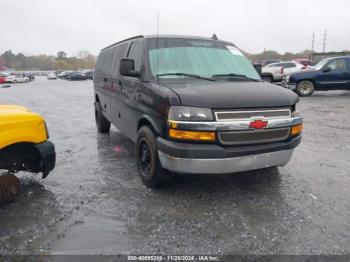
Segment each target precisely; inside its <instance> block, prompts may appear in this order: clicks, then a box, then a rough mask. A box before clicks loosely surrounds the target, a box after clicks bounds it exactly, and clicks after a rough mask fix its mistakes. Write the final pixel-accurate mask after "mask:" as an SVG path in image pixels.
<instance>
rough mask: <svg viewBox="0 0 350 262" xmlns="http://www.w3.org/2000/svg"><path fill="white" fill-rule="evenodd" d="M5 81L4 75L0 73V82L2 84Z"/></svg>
mask: <svg viewBox="0 0 350 262" xmlns="http://www.w3.org/2000/svg"><path fill="white" fill-rule="evenodd" d="M5 82H6V75H4V74H0V84H3V83H5Z"/></svg>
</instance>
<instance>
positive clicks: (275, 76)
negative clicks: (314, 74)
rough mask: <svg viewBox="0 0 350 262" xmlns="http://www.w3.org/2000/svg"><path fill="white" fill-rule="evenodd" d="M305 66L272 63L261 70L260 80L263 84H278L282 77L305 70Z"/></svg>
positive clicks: (291, 62)
mask: <svg viewBox="0 0 350 262" xmlns="http://www.w3.org/2000/svg"><path fill="white" fill-rule="evenodd" d="M305 68H306V66H304V65H302V64H300V63H297V62H293V61H287V62H279V63H272V64H269V65H267V66H265V67H263V68H262V70H261V71H262V74H261V78H262V80H263V81H264V82H280V81H282V78H283V76H284V75H289V74H291V73H294V72H297V71H300V70H303V69H305Z"/></svg>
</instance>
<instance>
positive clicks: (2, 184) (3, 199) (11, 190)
mask: <svg viewBox="0 0 350 262" xmlns="http://www.w3.org/2000/svg"><path fill="white" fill-rule="evenodd" d="M19 192H20V182H19V179H18V178H17V177H16V176H15V175H11V174H6V175H0V206H1V205H3V204H8V203H11V202H13V201H15V200H16V199H17V198H18V196H19Z"/></svg>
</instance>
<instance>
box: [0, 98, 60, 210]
mask: <svg viewBox="0 0 350 262" xmlns="http://www.w3.org/2000/svg"><path fill="white" fill-rule="evenodd" d="M48 138H49V133H48V129H47V126H46V123H45V120H44V118H43V117H42V116H40V115H38V114H36V113H33V112H32V111H30V110H29V109H27V108H25V107H22V106H15V105H0V203H1V202H8V201H11V200H12V199H13V198H14V197H15V195H17V193H18V191H19V180H18V179H17V178H16V177H15V176H14V175H13V174H14V173H16V172H18V171H28V172H33V173H39V172H42V178H46V177H47V175H48V174H49V173H50V171H51V170H52V169H53V168H54V167H55V162H56V153H55V147H54V144H53V143H51V142H50V141H48Z"/></svg>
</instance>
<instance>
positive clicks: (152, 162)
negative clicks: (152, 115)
mask: <svg viewBox="0 0 350 262" xmlns="http://www.w3.org/2000/svg"><path fill="white" fill-rule="evenodd" d="M136 162H137V168H138V171H139V176H140V178H141V180H142V182H143V184H144V185H146V186H147V187H150V188H155V187H159V186H160V185H161V184H162V182H165V181H169V180H171V178H172V174H171V173H170V172H169V171H168V170H166V169H164V168H162V166H161V163H160V161H159V157H158V149H157V144H156V136H155V135H154V132H153V131H152V130H151V129H150V128H149V127H147V126H144V127H142V128H141V129H140V131H139V132H138V135H137V142H136Z"/></svg>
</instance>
